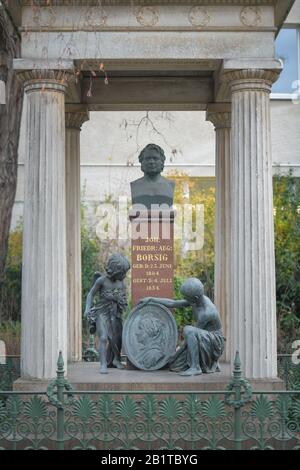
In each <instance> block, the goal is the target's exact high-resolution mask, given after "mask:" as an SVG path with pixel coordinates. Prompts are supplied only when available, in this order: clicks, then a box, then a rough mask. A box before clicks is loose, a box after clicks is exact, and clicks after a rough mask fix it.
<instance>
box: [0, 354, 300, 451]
mask: <svg viewBox="0 0 300 470" xmlns="http://www.w3.org/2000/svg"><path fill="white" fill-rule="evenodd" d="M0 447H1V448H3V449H14V450H18V449H60V450H63V449H107V450H112V449H118V450H127V449H146V450H151V449H154V450H158V449H164V450H181V449H182V450H185V449H188V450H198V449H236V450H240V449H300V390H293V391H291V390H289V391H273V392H254V391H252V389H251V386H250V384H249V383H248V382H247V380H245V379H244V378H243V376H242V372H241V365H240V360H239V355H238V353H237V355H236V358H235V363H234V371H233V376H232V378H231V380H230V381H229V383H228V386H227V387H226V389H225V390H223V391H218V392H216V391H211V392H210V391H203V392H198V391H195V392H188V393H187V392H180V391H179V392H174V391H172V392H168V391H164V392H162V391H158V392H138V391H134V392H132V391H131V392H120V391H115V392H103V391H101V392H98V391H89V392H77V391H76V392H75V391H73V390H72V387H71V385H70V384H69V382H68V381H67V380H66V379H65V377H64V365H63V359H62V356H61V355H60V356H59V359H58V363H57V377H56V379H55V380H53V381H52V382H50V384H49V387H48V389H47V392H45V393H38V392H11V391H6V392H0Z"/></svg>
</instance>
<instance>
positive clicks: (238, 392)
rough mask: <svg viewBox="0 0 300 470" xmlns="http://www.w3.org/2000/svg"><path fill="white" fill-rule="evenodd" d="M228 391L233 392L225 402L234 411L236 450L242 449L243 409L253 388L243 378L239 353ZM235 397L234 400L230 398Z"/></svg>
mask: <svg viewBox="0 0 300 470" xmlns="http://www.w3.org/2000/svg"><path fill="white" fill-rule="evenodd" d="M226 389H227V390H228V391H229V392H231V393H229V394H227V395H226V397H225V402H226V403H227V404H228V405H230V406H232V407H233V409H234V416H233V419H234V448H235V450H241V449H242V440H243V436H242V422H241V409H242V407H243V406H244V405H245V403H247V402H248V401H249V400H251V396H252V388H251V385H250V384H249V382H247V380H246V379H244V378H243V377H242V370H241V360H240V355H239V352H238V351H237V352H236V355H235V359H234V367H233V376H232V378H231V381H230V382H229V384H228V385H227V387H226ZM231 395H233V398H230V397H231Z"/></svg>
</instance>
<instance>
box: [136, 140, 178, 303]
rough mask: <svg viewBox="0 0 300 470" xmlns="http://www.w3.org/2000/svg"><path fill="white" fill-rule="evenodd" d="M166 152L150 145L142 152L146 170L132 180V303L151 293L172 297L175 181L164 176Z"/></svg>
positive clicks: (143, 166)
mask: <svg viewBox="0 0 300 470" xmlns="http://www.w3.org/2000/svg"><path fill="white" fill-rule="evenodd" d="M165 159H166V157H165V154H164V151H163V149H162V148H161V147H159V146H158V145H155V144H148V145H147V146H146V147H145V148H144V149H143V150H142V152H141V153H140V155H139V162H140V163H141V170H142V171H143V173H144V176H143V177H142V178H139V179H137V180H135V181H133V182H132V183H131V196H132V209H131V211H130V214H129V218H130V220H131V228H132V230H131V234H132V235H131V236H132V245H131V248H132V283H131V296H132V304H133V305H136V303H137V302H138V301H139V300H140V299H142V298H143V297H145V296H149V294H151V295H152V296H154V297H157V296H158V297H162V296H166V297H172V296H173V245H174V242H173V240H174V211H173V209H172V206H173V195H174V187H175V183H174V182H173V181H170V180H168V179H166V178H164V177H163V176H161V172H162V171H163V168H164V162H165Z"/></svg>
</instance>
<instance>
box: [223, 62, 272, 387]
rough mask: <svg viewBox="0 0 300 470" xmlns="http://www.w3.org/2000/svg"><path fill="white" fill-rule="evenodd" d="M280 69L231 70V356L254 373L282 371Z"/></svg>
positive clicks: (265, 374)
mask: <svg viewBox="0 0 300 470" xmlns="http://www.w3.org/2000/svg"><path fill="white" fill-rule="evenodd" d="M277 76H278V72H275V71H272V70H261V69H246V70H235V71H232V72H226V73H225V74H224V76H223V79H224V80H226V81H227V83H228V84H229V87H230V90H231V93H232V142H231V145H232V158H231V171H230V173H231V188H232V193H231V194H232V200H231V257H232V263H231V308H232V319H231V338H232V341H231V345H232V349H231V358H232V360H233V359H234V354H235V351H237V350H238V351H239V352H240V356H241V361H242V364H243V370H244V372H245V375H246V377H249V378H272V377H276V375H277V341H276V291H275V257H274V226H273V191H272V158H271V136H270V105H269V93H270V90H271V86H272V83H273V82H274V81H275V80H276V78H277Z"/></svg>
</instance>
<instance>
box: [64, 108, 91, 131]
mask: <svg viewBox="0 0 300 470" xmlns="http://www.w3.org/2000/svg"><path fill="white" fill-rule="evenodd" d="M65 116H66V128H67V129H77V130H79V131H80V130H81V126H82V124H83V123H84V122H86V121H88V120H89V119H90V115H89V110H88V108H87V106H82V105H67V106H66V112H65Z"/></svg>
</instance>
